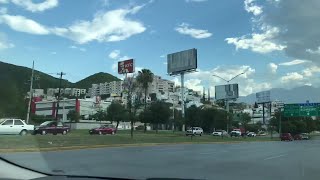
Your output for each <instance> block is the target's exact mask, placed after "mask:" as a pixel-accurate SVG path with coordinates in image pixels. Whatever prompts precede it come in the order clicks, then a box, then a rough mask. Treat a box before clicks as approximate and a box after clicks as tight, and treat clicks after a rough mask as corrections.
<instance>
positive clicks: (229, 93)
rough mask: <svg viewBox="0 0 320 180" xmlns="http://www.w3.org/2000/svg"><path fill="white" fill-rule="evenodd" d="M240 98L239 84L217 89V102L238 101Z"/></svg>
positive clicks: (222, 86)
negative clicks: (222, 100) (225, 100)
mask: <svg viewBox="0 0 320 180" xmlns="http://www.w3.org/2000/svg"><path fill="white" fill-rule="evenodd" d="M238 97H239V87H238V84H227V85H220V86H216V87H215V98H216V100H221V99H236V98H238Z"/></svg>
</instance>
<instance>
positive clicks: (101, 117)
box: [93, 110, 107, 121]
mask: <svg viewBox="0 0 320 180" xmlns="http://www.w3.org/2000/svg"><path fill="white" fill-rule="evenodd" d="M93 118H94V119H96V120H97V121H105V120H106V119H107V114H106V112H105V111H103V110H98V111H97V113H96V114H94V115H93Z"/></svg>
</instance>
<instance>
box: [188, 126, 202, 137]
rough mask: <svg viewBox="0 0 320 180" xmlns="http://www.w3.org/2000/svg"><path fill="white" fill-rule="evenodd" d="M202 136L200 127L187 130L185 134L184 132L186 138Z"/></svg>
mask: <svg viewBox="0 0 320 180" xmlns="http://www.w3.org/2000/svg"><path fill="white" fill-rule="evenodd" d="M202 134H203V129H202V128H201V127H193V128H190V129H188V130H187V132H186V136H189V135H193V136H195V135H199V136H202Z"/></svg>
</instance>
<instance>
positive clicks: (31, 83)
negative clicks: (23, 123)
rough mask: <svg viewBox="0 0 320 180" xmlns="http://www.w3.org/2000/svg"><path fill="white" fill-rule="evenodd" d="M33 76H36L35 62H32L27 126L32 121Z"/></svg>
mask: <svg viewBox="0 0 320 180" xmlns="http://www.w3.org/2000/svg"><path fill="white" fill-rule="evenodd" d="M33 74H34V61H32V73H31V82H30V91H29V95H30V96H29V104H28V112H27V124H28V123H29V120H30V109H31V101H32V97H33V88H32V86H33Z"/></svg>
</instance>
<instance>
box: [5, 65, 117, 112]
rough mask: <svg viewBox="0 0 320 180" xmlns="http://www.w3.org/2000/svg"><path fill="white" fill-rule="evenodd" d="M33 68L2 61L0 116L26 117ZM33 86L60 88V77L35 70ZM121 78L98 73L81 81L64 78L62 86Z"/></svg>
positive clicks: (76, 86) (83, 86)
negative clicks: (27, 95) (25, 97)
mask: <svg viewBox="0 0 320 180" xmlns="http://www.w3.org/2000/svg"><path fill="white" fill-rule="evenodd" d="M30 77H31V69H30V68H27V67H22V66H17V65H13V64H9V63H4V62H1V61H0V118H1V117H8V116H15V117H24V116H25V115H26V104H27V102H25V99H24V96H25V94H26V92H28V91H29V86H30ZM34 77H35V78H34V79H35V81H34V84H33V88H35V89H36V88H39V89H44V90H45V91H46V89H47V88H58V87H59V84H60V79H59V78H56V77H53V76H50V75H48V74H45V73H43V72H40V71H36V70H35V71H34ZM114 80H119V79H118V78H116V77H114V76H112V75H110V74H107V73H97V74H94V75H92V76H89V77H87V78H85V79H83V80H81V81H79V82H76V83H71V82H69V81H67V80H62V83H61V84H62V87H63V88H64V87H75V88H85V89H88V88H90V87H91V84H92V83H102V82H109V81H114Z"/></svg>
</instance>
